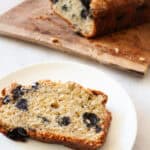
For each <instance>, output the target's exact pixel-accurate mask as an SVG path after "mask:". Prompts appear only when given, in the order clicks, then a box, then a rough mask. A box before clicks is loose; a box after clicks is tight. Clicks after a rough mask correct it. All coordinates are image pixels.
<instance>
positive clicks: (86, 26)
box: [50, 0, 150, 37]
mask: <svg viewBox="0 0 150 150" xmlns="http://www.w3.org/2000/svg"><path fill="white" fill-rule="evenodd" d="M50 1H51V4H52V8H53V10H54V12H56V13H57V14H58V15H59V16H61V17H62V18H64V19H65V20H67V21H68V22H69V23H70V24H71V25H72V26H73V27H74V29H75V31H76V32H78V33H80V34H82V35H83V36H85V37H94V36H96V35H101V34H105V33H110V32H114V31H117V30H119V29H121V28H125V27H130V26H134V25H137V24H141V23H144V22H149V21H150V0H50Z"/></svg>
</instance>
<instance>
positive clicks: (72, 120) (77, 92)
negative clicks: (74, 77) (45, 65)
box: [0, 80, 111, 150]
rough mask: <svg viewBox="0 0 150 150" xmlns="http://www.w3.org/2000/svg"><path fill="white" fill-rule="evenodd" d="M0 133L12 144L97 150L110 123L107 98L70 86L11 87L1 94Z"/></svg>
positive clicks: (59, 83) (68, 83) (103, 95)
mask: <svg viewBox="0 0 150 150" xmlns="http://www.w3.org/2000/svg"><path fill="white" fill-rule="evenodd" d="M1 93H2V94H1V95H2V96H1V98H0V132H2V133H4V134H5V135H6V136H7V137H9V138H11V139H13V140H25V139H26V138H27V137H31V138H33V139H37V140H40V141H44V142H50V143H59V144H63V145H66V146H68V147H71V148H74V149H78V150H96V149H97V148H99V147H101V146H102V145H103V143H104V141H105V139H106V135H107V132H108V129H109V126H110V122H111V114H110V113H109V112H108V111H107V110H106V108H105V104H106V102H107V96H106V95H105V94H103V93H102V92H99V91H95V90H90V89H86V88H83V87H82V86H80V85H79V84H77V83H74V82H66V83H61V82H52V81H49V80H46V81H39V82H36V83H35V84H33V85H31V86H23V85H21V84H16V83H13V84H11V86H10V87H9V88H5V89H3V90H2V92H1Z"/></svg>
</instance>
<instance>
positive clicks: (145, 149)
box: [0, 0, 150, 150]
mask: <svg viewBox="0 0 150 150" xmlns="http://www.w3.org/2000/svg"><path fill="white" fill-rule="evenodd" d="M22 1H23V0H5V1H2V0H1V2H0V14H2V13H4V12H5V11H6V10H8V9H10V8H11V7H13V6H15V5H17V4H18V3H20V2H22ZM47 61H70V62H75V63H80V64H86V65H89V66H93V67H95V68H97V69H99V70H103V71H104V72H105V73H108V74H109V75H110V76H111V77H112V78H114V79H115V80H117V81H118V82H119V83H120V84H121V85H122V86H123V87H124V89H125V90H126V91H127V92H128V94H129V95H130V97H131V98H132V100H133V103H134V104H135V107H136V111H137V116H138V135H137V140H136V143H135V146H134V149H133V150H149V149H150V71H149V72H148V74H147V75H146V76H145V77H143V78H141V77H137V76H134V75H132V74H129V73H126V72H123V71H119V70H116V69H112V68H110V67H107V66H104V65H101V64H98V63H96V62H93V61H91V60H86V59H83V58H77V57H75V56H71V55H67V54H63V53H61V52H57V51H54V50H50V49H48V48H45V47H42V46H37V45H33V44H30V43H25V42H21V41H18V40H14V39H9V38H5V37H1V36H0V77H2V76H4V75H6V74H7V73H10V72H11V71H14V70H16V69H19V68H21V67H24V66H27V65H31V64H35V63H42V62H47ZM112 88H113V87H112ZM129 124H130V122H129Z"/></svg>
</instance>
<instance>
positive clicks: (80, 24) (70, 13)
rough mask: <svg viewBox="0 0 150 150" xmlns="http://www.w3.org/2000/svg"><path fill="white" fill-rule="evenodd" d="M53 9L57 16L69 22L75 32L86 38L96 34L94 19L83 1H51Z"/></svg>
mask: <svg viewBox="0 0 150 150" xmlns="http://www.w3.org/2000/svg"><path fill="white" fill-rule="evenodd" d="M51 3H52V8H53V10H54V11H55V13H56V14H58V15H59V16H61V17H62V18H63V19H65V20H67V22H69V23H70V24H71V25H72V26H73V28H74V30H75V32H77V33H81V34H82V35H84V36H85V37H91V36H93V35H94V34H95V32H96V31H95V22H94V20H93V19H92V13H91V12H90V9H88V8H87V7H86V6H84V5H83V3H82V2H81V0H65V1H61V0H60V1H55V0H51Z"/></svg>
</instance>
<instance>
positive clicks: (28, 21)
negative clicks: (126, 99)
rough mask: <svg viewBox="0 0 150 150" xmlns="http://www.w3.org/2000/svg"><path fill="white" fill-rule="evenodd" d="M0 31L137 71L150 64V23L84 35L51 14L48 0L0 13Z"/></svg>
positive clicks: (29, 0) (34, 0)
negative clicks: (100, 33) (86, 36)
mask: <svg viewBox="0 0 150 150" xmlns="http://www.w3.org/2000/svg"><path fill="white" fill-rule="evenodd" d="M0 34H1V35H5V36H9V37H13V38H18V39H21V40H24V41H30V42H33V43H37V44H41V45H44V46H47V47H50V48H53V49H55V50H60V51H63V52H68V53H70V54H78V55H81V56H85V57H88V58H91V59H93V60H96V61H98V62H100V63H104V64H109V65H111V66H112V65H113V66H116V67H118V68H121V69H125V70H128V71H134V72H137V73H140V74H145V73H146V71H147V70H148V67H149V64H150V24H144V25H141V26H137V27H135V28H132V29H127V30H123V31H121V32H118V33H113V34H109V35H106V36H103V37H98V38H94V39H86V38H83V37H81V36H79V35H77V34H75V33H74V32H72V29H71V27H70V25H68V24H67V23H66V22H65V21H64V20H62V19H61V18H59V17H58V16H57V15H55V14H53V12H52V10H51V7H50V3H49V0H26V1H24V2H23V3H22V4H20V5H19V6H17V7H15V8H13V9H11V10H9V11H8V12H6V13H5V14H3V15H1V16H0Z"/></svg>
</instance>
